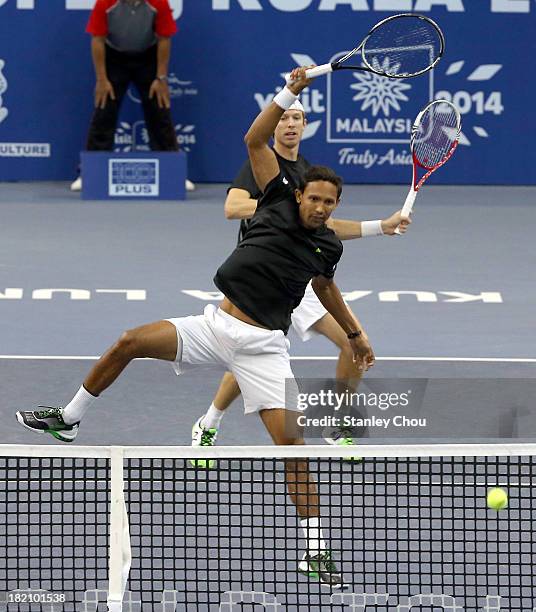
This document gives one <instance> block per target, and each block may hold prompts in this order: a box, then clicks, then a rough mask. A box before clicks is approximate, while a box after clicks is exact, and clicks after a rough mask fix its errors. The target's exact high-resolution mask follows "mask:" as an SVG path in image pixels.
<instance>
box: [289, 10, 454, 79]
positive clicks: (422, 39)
mask: <svg viewBox="0 0 536 612" xmlns="http://www.w3.org/2000/svg"><path fill="white" fill-rule="evenodd" d="M359 51H361V59H362V62H363V64H362V65H361V64H360V65H356V64H352V65H348V64H347V63H346V62H347V61H348V60H349V59H350V58H351V57H353V56H354V55H357V53H359ZM444 51H445V37H444V36H443V33H442V32H441V30H440V29H439V26H438V25H437V24H436V23H435V21H432V20H431V19H430V18H429V17H425V16H424V15H418V14H415V13H402V14H400V15H393V16H391V17H387V19H383V20H382V21H380V22H379V23H377V24H376V25H375V26H374V27H373V28H372V30H370V32H369V33H368V34H367V35H366V36H365V38H364V39H363V41H362V42H361V43H360V44H359V45H358V46H357V47H356V48H355V49H353V50H352V51H350V52H349V53H346V55H343V57H341V58H340V59H338V60H337V61H335V62H331V63H330V64H322V65H321V66H315V67H314V68H309V69H308V70H307V71H306V72H305V76H306V77H307V78H311V79H312V78H314V77H317V76H321V75H322V74H328V73H329V72H333V71H335V70H364V71H366V72H374V73H375V74H379V75H381V76H386V77H391V78H393V79H407V78H408V77H414V76H417V75H419V74H423V73H424V72H427V71H428V70H431V69H432V68H433V67H434V66H435V65H436V64H437V62H439V60H440V59H441V57H442V55H443V53H444ZM285 78H286V81H287V83H289V82H290V75H288V74H287V75H286V77H285Z"/></svg>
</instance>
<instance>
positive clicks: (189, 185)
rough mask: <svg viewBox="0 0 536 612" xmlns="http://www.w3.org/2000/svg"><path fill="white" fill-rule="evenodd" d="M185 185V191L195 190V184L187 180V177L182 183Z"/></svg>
mask: <svg viewBox="0 0 536 612" xmlns="http://www.w3.org/2000/svg"><path fill="white" fill-rule="evenodd" d="M184 185H185V187H186V191H195V185H194V184H193V183H192V181H189V180H188V179H186V182H185V183H184Z"/></svg>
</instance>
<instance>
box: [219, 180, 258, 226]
mask: <svg viewBox="0 0 536 612" xmlns="http://www.w3.org/2000/svg"><path fill="white" fill-rule="evenodd" d="M256 210H257V200H255V199H254V198H252V197H251V193H249V191H247V190H246V189H238V188H237V187H233V188H232V189H229V193H228V194H227V198H226V199H225V205H224V213H225V218H226V219H251V217H253V215H254V214H255V211H256Z"/></svg>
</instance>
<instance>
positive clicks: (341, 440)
mask: <svg viewBox="0 0 536 612" xmlns="http://www.w3.org/2000/svg"><path fill="white" fill-rule="evenodd" d="M324 440H325V441H326V442H327V443H328V444H332V445H333V446H348V452H351V449H350V446H354V447H355V442H354V439H353V438H352V430H351V429H347V428H345V427H341V428H338V429H333V430H331V431H324ZM343 460H344V461H356V462H359V461H363V457H360V456H359V455H353V454H352V455H348V456H347V457H343Z"/></svg>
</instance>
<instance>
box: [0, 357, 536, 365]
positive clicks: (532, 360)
mask: <svg viewBox="0 0 536 612" xmlns="http://www.w3.org/2000/svg"><path fill="white" fill-rule="evenodd" d="M338 358H339V357H337V356H334V357H333V356H322V355H319V356H294V357H291V358H290V359H291V360H292V361H336V360H337V359H338ZM0 359H21V360H24V359H28V360H29V359H37V360H44V361H46V360H50V361H53V360H57V361H61V360H63V361H68V360H71V359H72V360H73V361H76V360H78V361H96V360H97V359H100V356H99V355H0ZM151 361H153V360H151ZM376 361H438V362H475V363H536V358H529V357H376Z"/></svg>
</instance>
